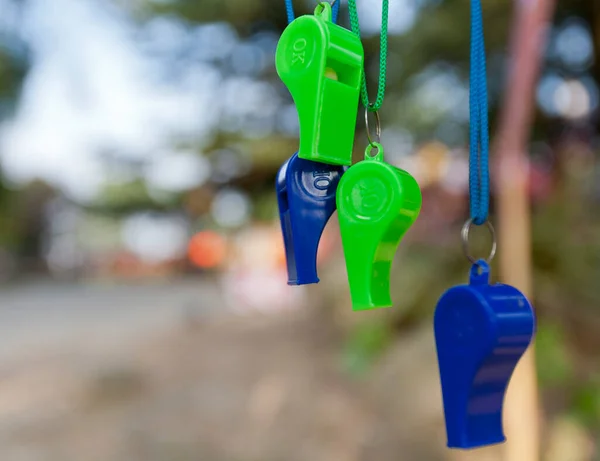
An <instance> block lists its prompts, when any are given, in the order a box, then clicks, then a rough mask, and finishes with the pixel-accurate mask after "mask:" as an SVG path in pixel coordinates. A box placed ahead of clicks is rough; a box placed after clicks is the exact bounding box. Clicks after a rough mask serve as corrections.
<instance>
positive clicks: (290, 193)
mask: <svg viewBox="0 0 600 461" xmlns="http://www.w3.org/2000/svg"><path fill="white" fill-rule="evenodd" d="M347 169H348V167H346V166H340V165H329V164H325V163H319V162H313V161H311V160H304V159H301V158H300V157H298V153H295V154H294V155H292V157H290V159H288V161H287V162H285V163H284V164H283V165H282V166H281V168H280V169H279V173H278V174H277V184H276V189H277V202H278V205H279V219H280V221H281V231H282V233H283V242H284V245H285V257H286V261H287V270H288V285H306V284H309V283H318V282H319V277H317V248H318V246H319V240H320V239H321V234H322V233H323V229H325V225H326V224H327V221H329V218H330V217H331V215H332V214H333V212H334V211H335V209H336V204H335V191H336V189H337V185H338V182H339V180H340V178H341V176H342V174H343V173H344V172H345V171H346V170H347Z"/></svg>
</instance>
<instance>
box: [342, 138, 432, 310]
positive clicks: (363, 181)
mask: <svg viewBox="0 0 600 461" xmlns="http://www.w3.org/2000/svg"><path fill="white" fill-rule="evenodd" d="M373 148H376V149H378V152H377V154H376V155H375V156H371V150H372V149H373ZM337 209H338V217H339V221H340V231H341V234H342V245H343V247H344V256H345V258H346V268H347V271H348V282H349V285H350V296H351V298H352V307H353V309H354V310H365V309H375V308H379V307H390V306H391V305H392V299H391V296H390V270H391V267H392V260H393V259H394V254H395V253H396V248H397V247H398V244H399V243H400V239H402V237H403V236H404V234H405V233H406V231H407V230H408V229H409V227H410V226H411V225H412V224H413V223H414V222H415V220H416V219H417V216H418V215H419V211H420V210H421V190H420V189H419V185H418V184H417V181H415V179H414V178H413V177H412V176H411V175H410V174H408V173H407V172H406V171H403V170H401V169H399V168H396V167H394V166H392V165H389V164H387V163H385V162H384V161H383V147H382V146H381V145H380V144H378V143H373V144H370V145H369V146H368V147H367V149H366V151H365V159H364V160H363V161H361V162H358V163H357V164H356V165H354V166H352V167H351V168H350V169H349V170H348V171H347V172H346V173H345V174H344V175H343V176H342V178H341V179H340V183H339V185H338V189H337Z"/></svg>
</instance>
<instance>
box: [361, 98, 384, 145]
mask: <svg viewBox="0 0 600 461" xmlns="http://www.w3.org/2000/svg"><path fill="white" fill-rule="evenodd" d="M373 114H375V138H376V139H375V141H373V138H371V128H370V127H369V108H368V107H365V127H366V129H367V139H368V140H369V145H370V146H375V142H377V143H379V144H381V120H380V119H379V112H377V111H376V110H375V111H373Z"/></svg>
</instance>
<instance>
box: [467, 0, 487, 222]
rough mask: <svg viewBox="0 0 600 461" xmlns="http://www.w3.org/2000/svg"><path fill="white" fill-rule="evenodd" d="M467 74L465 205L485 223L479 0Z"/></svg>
mask: <svg viewBox="0 0 600 461" xmlns="http://www.w3.org/2000/svg"><path fill="white" fill-rule="evenodd" d="M470 60H471V64H470V73H469V112H470V124H469V138H470V146H469V202H470V211H471V219H472V220H473V222H474V223H475V224H477V225H481V224H483V223H485V221H487V218H488V212H489V207H490V176H489V133H488V130H489V127H488V95H487V77H486V65H485V42H484V36H483V17H482V13H481V0H471V58H470Z"/></svg>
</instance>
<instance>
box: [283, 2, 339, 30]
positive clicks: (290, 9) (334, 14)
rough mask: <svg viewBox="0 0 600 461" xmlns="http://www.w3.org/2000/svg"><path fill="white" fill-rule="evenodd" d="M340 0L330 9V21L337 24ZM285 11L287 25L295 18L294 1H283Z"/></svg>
mask: <svg viewBox="0 0 600 461" xmlns="http://www.w3.org/2000/svg"><path fill="white" fill-rule="evenodd" d="M340 3H341V0H337V1H336V2H335V3H334V4H333V7H332V8H331V20H332V21H333V22H337V18H338V12H339V11H340ZM285 11H286V13H287V18H288V24H289V23H290V22H292V21H293V20H294V18H295V16H294V0H285Z"/></svg>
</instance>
